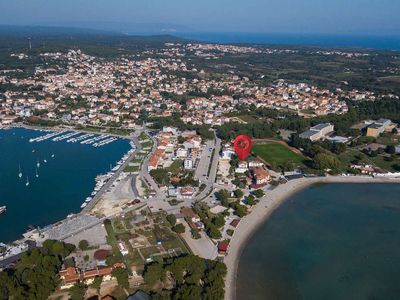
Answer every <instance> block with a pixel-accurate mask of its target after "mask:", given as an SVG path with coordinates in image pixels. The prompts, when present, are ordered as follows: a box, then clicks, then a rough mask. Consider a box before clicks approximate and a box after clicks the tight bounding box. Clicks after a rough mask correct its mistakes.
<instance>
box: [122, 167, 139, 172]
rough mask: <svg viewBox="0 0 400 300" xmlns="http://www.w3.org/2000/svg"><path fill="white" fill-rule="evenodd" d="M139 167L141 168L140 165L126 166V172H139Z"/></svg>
mask: <svg viewBox="0 0 400 300" xmlns="http://www.w3.org/2000/svg"><path fill="white" fill-rule="evenodd" d="M139 169H140V168H139V166H126V168H125V169H124V172H127V173H134V172H139Z"/></svg>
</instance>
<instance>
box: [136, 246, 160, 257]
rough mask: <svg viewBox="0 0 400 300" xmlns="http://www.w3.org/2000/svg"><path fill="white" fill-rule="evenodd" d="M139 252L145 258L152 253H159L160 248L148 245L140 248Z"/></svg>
mask: <svg viewBox="0 0 400 300" xmlns="http://www.w3.org/2000/svg"><path fill="white" fill-rule="evenodd" d="M140 252H141V253H142V255H143V257H144V258H145V259H147V258H150V257H151V256H152V255H153V254H158V253H160V249H159V248H158V247H157V246H150V247H147V248H141V249H140Z"/></svg>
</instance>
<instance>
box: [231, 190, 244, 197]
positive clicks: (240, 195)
mask: <svg viewBox="0 0 400 300" xmlns="http://www.w3.org/2000/svg"><path fill="white" fill-rule="evenodd" d="M233 194H234V195H235V197H236V198H238V199H241V198H242V197H243V195H244V194H243V191H242V190H241V189H236V190H235V191H234V192H233Z"/></svg>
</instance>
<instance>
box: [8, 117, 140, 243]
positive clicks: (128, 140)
mask: <svg viewBox="0 0 400 300" xmlns="http://www.w3.org/2000/svg"><path fill="white" fill-rule="evenodd" d="M13 129H24V130H28V131H38V132H39V131H40V132H59V131H60V130H68V131H73V132H76V133H80V134H82V133H92V134H101V135H107V136H114V137H117V138H118V139H121V140H123V141H124V142H126V143H127V145H128V146H127V148H128V150H127V152H124V153H122V155H121V157H118V159H119V160H120V161H122V160H123V158H124V157H125V156H126V155H128V157H127V158H126V159H124V160H123V161H122V163H121V165H120V166H119V168H118V169H117V170H115V171H109V172H112V175H111V176H110V178H109V179H108V180H107V182H105V184H104V185H103V186H102V187H101V189H100V190H98V191H96V190H95V189H93V190H92V192H96V194H95V195H90V198H91V201H90V202H87V201H85V198H84V197H83V198H82V199H81V201H82V204H84V203H85V204H86V206H85V207H82V206H80V208H79V207H78V208H77V210H76V211H73V212H71V210H70V211H69V212H67V213H65V215H64V217H62V218H60V219H57V220H55V221H54V222H48V223H47V224H46V225H44V226H40V227H41V230H43V229H46V228H48V227H53V226H57V224H60V223H63V222H65V221H68V220H69V219H70V216H74V217H76V216H79V215H83V214H90V213H91V210H92V208H93V207H95V206H96V205H97V204H98V200H99V199H97V200H96V198H99V197H101V196H102V193H103V194H104V190H105V186H107V184H108V183H109V182H110V184H111V183H112V182H114V181H115V179H116V178H118V176H116V175H115V174H120V173H121V172H122V171H123V170H124V168H125V166H126V164H127V163H129V161H131V159H132V157H133V155H134V154H136V150H135V151H133V153H129V151H131V150H133V149H136V148H133V147H132V144H130V143H133V144H135V143H134V140H133V138H132V136H118V135H115V134H109V133H101V132H90V131H83V130H79V129H73V128H71V129H69V128H61V127H44V126H30V125H26V124H11V125H9V126H7V127H5V126H3V127H0V131H1V130H13ZM135 147H137V144H135ZM106 172H107V170H105V171H104V172H100V173H98V174H96V176H95V177H94V178H93V181H94V182H95V183H96V185H97V183H98V181H97V180H96V178H97V176H100V175H104V174H105V173H106ZM114 177H115V178H114ZM113 178H114V179H113ZM110 184H109V185H110ZM86 196H88V195H86ZM89 204H91V206H89ZM85 208H88V209H85ZM89 208H90V209H89ZM35 227H39V226H35ZM35 230H36V228H35V229H30V228H27V229H26V230H25V231H24V232H23V233H21V234H20V235H19V236H16V237H15V238H13V240H10V241H7V242H4V243H5V244H13V243H17V244H19V243H23V242H25V240H26V239H27V238H26V236H25V235H27V234H29V233H30V232H32V231H35ZM0 242H2V241H0Z"/></svg>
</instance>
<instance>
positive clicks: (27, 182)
mask: <svg viewBox="0 0 400 300" xmlns="http://www.w3.org/2000/svg"><path fill="white" fill-rule="evenodd" d="M25 185H26V186H28V185H29V178H28V177H26V183H25Z"/></svg>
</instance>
